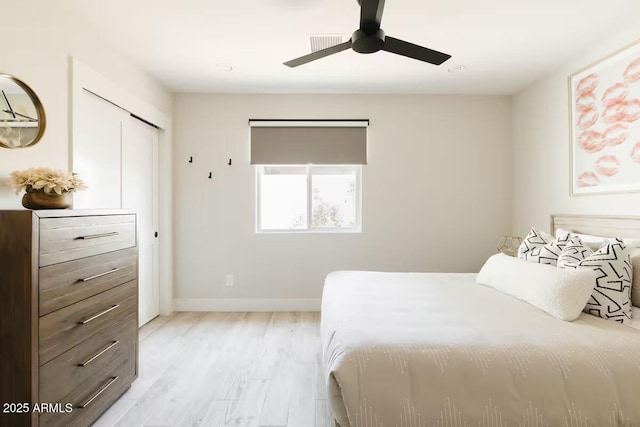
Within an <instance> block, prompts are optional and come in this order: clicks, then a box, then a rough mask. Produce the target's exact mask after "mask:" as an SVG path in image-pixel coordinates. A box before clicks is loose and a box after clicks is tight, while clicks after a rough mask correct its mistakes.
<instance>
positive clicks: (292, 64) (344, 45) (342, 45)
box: [284, 40, 351, 68]
mask: <svg viewBox="0 0 640 427" xmlns="http://www.w3.org/2000/svg"><path fill="white" fill-rule="evenodd" d="M350 48H351V40H349V41H346V42H344V43H340V44H337V45H335V46H331V47H328V48H326V49H322V50H319V51H317V52H313V53H310V54H308V55H305V56H301V57H300V58H296V59H292V60H291V61H287V62H285V63H284V65H286V66H287V67H292V68H293V67H297V66H298V65H302V64H306V63H307V62H311V61H315V60H316V59H320V58H324V57H325V56H329V55H333V54H334V53H338V52H342V51H343V50H347V49H350Z"/></svg>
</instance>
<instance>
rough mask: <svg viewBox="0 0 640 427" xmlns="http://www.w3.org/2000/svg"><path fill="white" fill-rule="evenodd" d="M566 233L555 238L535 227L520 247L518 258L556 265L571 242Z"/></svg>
mask: <svg viewBox="0 0 640 427" xmlns="http://www.w3.org/2000/svg"><path fill="white" fill-rule="evenodd" d="M570 237H571V235H570V234H569V233H566V234H565V235H562V236H559V237H558V238H557V239H554V238H553V236H551V235H550V234H547V233H544V232H541V231H539V230H538V229H536V228H535V227H533V228H532V229H531V231H530V232H529V234H527V236H526V237H525V238H524V240H523V241H522V243H521V244H520V247H519V248H518V258H520V259H523V260H525V261H529V262H536V263H538V264H549V265H554V266H555V265H556V264H557V262H558V257H559V256H560V252H562V249H563V248H564V247H565V246H566V245H567V243H569V238H570Z"/></svg>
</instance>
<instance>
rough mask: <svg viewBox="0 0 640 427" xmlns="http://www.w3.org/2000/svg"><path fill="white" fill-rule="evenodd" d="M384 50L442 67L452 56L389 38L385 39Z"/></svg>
mask: <svg viewBox="0 0 640 427" xmlns="http://www.w3.org/2000/svg"><path fill="white" fill-rule="evenodd" d="M382 50H386V51H387V52H391V53H395V54H398V55H402V56H406V57H408V58H413V59H417V60H418V61H424V62H428V63H430V64H434V65H440V64H442V63H443V62H445V61H446V60H447V59H449V58H451V55H448V54H446V53H442V52H438V51H437V50H432V49H428V48H426V47H422V46H418V45H417V44H413V43H409V42H406V41H404V40H399V39H396V38H393V37H389V36H386V37H385V39H384V46H383V47H382Z"/></svg>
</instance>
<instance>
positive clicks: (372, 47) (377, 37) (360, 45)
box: [351, 29, 384, 53]
mask: <svg viewBox="0 0 640 427" xmlns="http://www.w3.org/2000/svg"><path fill="white" fill-rule="evenodd" d="M383 46H384V31H382V30H381V29H378V30H376V31H375V32H373V33H371V34H367V32H365V31H364V30H356V31H355V32H354V33H353V35H352V36H351V48H352V49H353V50H355V51H356V52H358V53H374V52H377V51H379V50H381V49H382V47H383Z"/></svg>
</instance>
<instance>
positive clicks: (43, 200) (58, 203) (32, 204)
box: [22, 193, 72, 209]
mask: <svg viewBox="0 0 640 427" xmlns="http://www.w3.org/2000/svg"><path fill="white" fill-rule="evenodd" d="M71 204H72V199H71V193H64V194H55V193H54V194H45V193H24V196H22V206H24V207H25V208H27V209H69V208H70V207H71Z"/></svg>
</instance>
